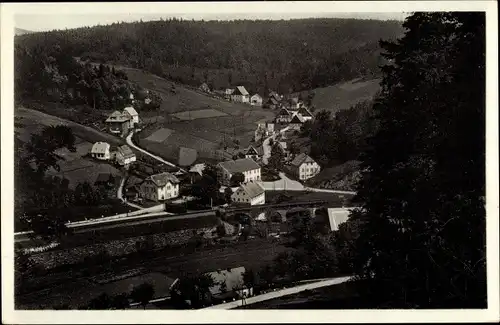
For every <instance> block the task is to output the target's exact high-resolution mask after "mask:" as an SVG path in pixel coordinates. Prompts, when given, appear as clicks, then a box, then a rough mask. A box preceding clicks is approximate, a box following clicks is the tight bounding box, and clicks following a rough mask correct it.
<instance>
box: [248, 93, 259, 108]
mask: <svg viewBox="0 0 500 325" xmlns="http://www.w3.org/2000/svg"><path fill="white" fill-rule="evenodd" d="M250 105H253V106H262V97H261V96H260V95H259V94H255V95H253V96H252V97H250Z"/></svg>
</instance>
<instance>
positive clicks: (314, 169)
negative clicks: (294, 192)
mask: <svg viewBox="0 0 500 325" xmlns="http://www.w3.org/2000/svg"><path fill="white" fill-rule="evenodd" d="M290 168H291V172H292V173H293V174H294V175H295V176H297V177H298V178H299V179H300V180H306V179H309V178H311V177H314V176H316V175H317V174H318V173H319V172H320V171H321V167H320V166H319V165H318V163H317V162H316V161H314V159H312V158H311V157H309V156H308V155H306V154H305V153H301V154H299V155H297V156H296V157H295V158H294V159H293V160H292V162H291V166H290Z"/></svg>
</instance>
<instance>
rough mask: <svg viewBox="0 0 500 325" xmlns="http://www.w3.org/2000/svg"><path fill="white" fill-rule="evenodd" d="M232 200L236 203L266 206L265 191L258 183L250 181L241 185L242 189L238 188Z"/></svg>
mask: <svg viewBox="0 0 500 325" xmlns="http://www.w3.org/2000/svg"><path fill="white" fill-rule="evenodd" d="M231 200H232V201H233V202H234V203H243V204H250V205H260V204H265V203H266V196H265V190H264V188H263V187H262V186H261V185H260V184H259V183H258V182H253V181H250V182H248V183H245V184H242V185H240V187H238V189H237V190H236V191H235V192H234V193H233V194H232V195H231Z"/></svg>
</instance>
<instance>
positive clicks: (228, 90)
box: [225, 88, 234, 95]
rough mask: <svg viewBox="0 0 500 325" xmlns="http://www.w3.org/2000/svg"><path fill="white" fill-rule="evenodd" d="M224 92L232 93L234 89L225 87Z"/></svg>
mask: <svg viewBox="0 0 500 325" xmlns="http://www.w3.org/2000/svg"><path fill="white" fill-rule="evenodd" d="M225 93H226V95H232V94H233V93H234V89H233V88H226V91H225Z"/></svg>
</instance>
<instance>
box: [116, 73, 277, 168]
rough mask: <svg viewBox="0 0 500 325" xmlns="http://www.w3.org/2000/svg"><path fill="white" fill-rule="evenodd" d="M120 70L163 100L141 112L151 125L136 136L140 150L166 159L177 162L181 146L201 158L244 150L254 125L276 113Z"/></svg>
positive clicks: (150, 76)
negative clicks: (227, 149) (234, 148)
mask: <svg viewBox="0 0 500 325" xmlns="http://www.w3.org/2000/svg"><path fill="white" fill-rule="evenodd" d="M120 68H121V69H122V70H124V71H125V72H126V73H127V75H128V77H129V80H131V81H132V82H136V83H137V84H139V85H140V86H142V87H144V88H147V89H151V90H153V91H155V92H158V93H159V95H160V96H161V97H162V99H163V102H162V105H161V107H160V108H159V109H158V110H156V111H150V112H140V114H141V118H142V119H143V121H147V122H148V124H151V125H150V126H149V127H147V128H146V129H145V130H143V131H142V132H141V133H140V134H139V137H140V139H141V141H140V145H141V146H142V147H144V148H145V149H147V150H149V151H152V152H153V153H155V154H158V155H160V156H162V157H164V158H165V159H172V160H175V159H178V155H179V148H180V147H185V148H190V149H195V150H197V151H198V153H199V155H198V156H199V157H200V158H213V155H212V153H213V152H214V151H215V150H217V149H220V148H222V147H223V146H224V144H225V145H227V146H229V147H231V146H235V145H239V146H240V147H246V146H248V145H249V144H250V140H251V138H252V137H253V132H254V131H255V129H256V127H257V123H258V122H262V121H270V120H272V119H273V118H274V115H275V113H276V112H274V111H271V110H266V109H262V108H260V107H254V106H250V105H246V104H241V103H232V102H228V101H225V100H221V99H217V98H213V97H210V96H208V95H205V94H203V93H201V92H199V91H197V90H194V89H190V88H188V87H185V86H182V85H178V84H174V83H172V82H171V81H168V80H165V79H163V78H160V77H158V76H155V75H153V74H150V73H146V72H143V71H140V70H137V69H132V68H123V67H120ZM172 85H175V93H174V92H172V91H171V89H172ZM170 131H173V132H170Z"/></svg>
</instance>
